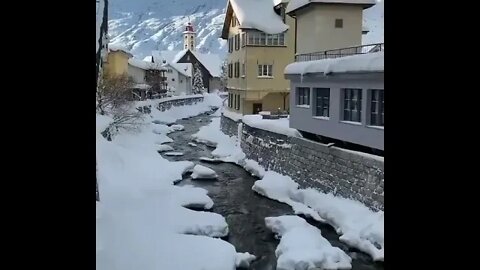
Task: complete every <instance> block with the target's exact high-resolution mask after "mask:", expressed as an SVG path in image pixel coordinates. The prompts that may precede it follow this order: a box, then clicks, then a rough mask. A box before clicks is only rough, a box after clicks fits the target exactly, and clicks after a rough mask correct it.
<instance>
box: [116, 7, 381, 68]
mask: <svg viewBox="0 0 480 270" xmlns="http://www.w3.org/2000/svg"><path fill="white" fill-rule="evenodd" d="M109 2H110V4H109V5H110V8H109V17H110V20H109V35H110V39H111V40H110V42H111V43H114V44H119V45H123V46H125V47H126V48H127V49H129V50H130V51H131V52H132V53H133V54H134V55H135V56H137V57H139V58H141V59H143V57H145V56H147V55H150V53H151V51H152V50H181V49H183V48H182V46H183V39H182V32H183V30H184V26H185V25H186V24H187V22H188V21H189V20H190V21H191V22H192V23H193V25H194V27H195V30H196V31H197V50H199V51H201V52H211V53H218V54H220V55H225V54H226V50H227V48H226V41H224V40H222V39H221V38H220V34H221V31H222V25H223V20H224V18H225V7H226V3H227V1H226V0H110V1H109ZM364 14H365V21H366V25H367V27H368V28H369V29H370V33H369V34H368V35H366V36H364V43H373V42H382V41H383V2H382V3H381V4H379V5H376V6H374V7H372V8H370V9H367V10H365V11H364Z"/></svg>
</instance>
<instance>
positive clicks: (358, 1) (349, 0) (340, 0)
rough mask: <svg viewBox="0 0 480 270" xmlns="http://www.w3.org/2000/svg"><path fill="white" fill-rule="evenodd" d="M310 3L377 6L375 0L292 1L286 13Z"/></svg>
mask: <svg viewBox="0 0 480 270" xmlns="http://www.w3.org/2000/svg"><path fill="white" fill-rule="evenodd" d="M310 3H321V4H352V5H364V6H371V5H374V4H376V1H375V0H290V2H289V4H288V6H287V9H286V10H285V12H286V13H289V12H292V11H294V10H297V9H299V8H301V7H303V6H305V5H307V4H310Z"/></svg>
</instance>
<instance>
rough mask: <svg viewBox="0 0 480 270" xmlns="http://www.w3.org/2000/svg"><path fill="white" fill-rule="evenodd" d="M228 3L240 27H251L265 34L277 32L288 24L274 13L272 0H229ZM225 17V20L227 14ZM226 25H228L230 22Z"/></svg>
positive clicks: (284, 28)
mask: <svg viewBox="0 0 480 270" xmlns="http://www.w3.org/2000/svg"><path fill="white" fill-rule="evenodd" d="M230 5H231V7H232V9H233V12H235V16H236V17H237V19H238V21H239V22H240V27H241V28H253V29H257V30H260V31H263V32H265V33H267V34H278V33H282V32H285V31H287V30H288V25H286V24H285V23H284V22H283V21H282V18H281V17H280V16H279V15H278V14H277V13H275V11H274V9H273V7H274V5H275V3H274V1H273V0H230ZM227 12H228V10H227ZM225 18H226V19H225V20H227V18H228V16H226V17H225ZM227 25H230V22H228V23H227ZM224 27H225V26H224Z"/></svg>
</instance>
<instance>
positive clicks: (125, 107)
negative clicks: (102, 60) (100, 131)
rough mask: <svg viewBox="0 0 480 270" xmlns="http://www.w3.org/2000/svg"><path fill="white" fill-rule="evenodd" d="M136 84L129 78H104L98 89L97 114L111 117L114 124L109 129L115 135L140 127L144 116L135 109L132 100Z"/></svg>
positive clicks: (110, 133)
mask: <svg viewBox="0 0 480 270" xmlns="http://www.w3.org/2000/svg"><path fill="white" fill-rule="evenodd" d="M133 85H134V82H133V80H132V79H131V78H129V77H127V76H116V77H108V76H107V77H104V78H103V79H102V80H100V81H99V84H98V88H97V112H98V113H100V114H102V115H109V116H110V117H112V118H113V123H112V124H111V125H110V128H109V129H108V131H107V132H108V133H109V135H113V133H116V132H118V131H119V129H127V130H132V129H136V128H138V127H139V125H140V123H141V120H142V118H143V114H142V113H140V112H139V111H138V110H136V108H135V102H134V101H133V100H132V86H133Z"/></svg>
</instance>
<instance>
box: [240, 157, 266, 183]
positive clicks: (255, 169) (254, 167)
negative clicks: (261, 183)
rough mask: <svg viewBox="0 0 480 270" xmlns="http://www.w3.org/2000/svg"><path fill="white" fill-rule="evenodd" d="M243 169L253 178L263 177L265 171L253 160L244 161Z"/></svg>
mask: <svg viewBox="0 0 480 270" xmlns="http://www.w3.org/2000/svg"><path fill="white" fill-rule="evenodd" d="M243 168H244V169H245V170H247V172H249V173H251V174H252V175H253V176H256V177H260V178H262V177H263V176H265V169H264V168H263V167H262V166H260V164H258V162H257V161H255V160H253V159H245V165H244V166H243Z"/></svg>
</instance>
